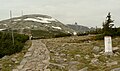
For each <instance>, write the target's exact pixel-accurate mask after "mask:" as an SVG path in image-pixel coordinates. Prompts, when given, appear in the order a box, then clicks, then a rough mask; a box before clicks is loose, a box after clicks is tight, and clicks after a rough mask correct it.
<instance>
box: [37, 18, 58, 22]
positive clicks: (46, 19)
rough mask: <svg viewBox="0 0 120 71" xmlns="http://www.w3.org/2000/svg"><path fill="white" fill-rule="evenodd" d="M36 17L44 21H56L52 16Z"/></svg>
mask: <svg viewBox="0 0 120 71" xmlns="http://www.w3.org/2000/svg"><path fill="white" fill-rule="evenodd" d="M37 18H38V19H41V20H45V21H56V22H57V20H56V19H54V18H43V17H37Z"/></svg>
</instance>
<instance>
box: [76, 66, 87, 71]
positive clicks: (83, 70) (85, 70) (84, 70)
mask: <svg viewBox="0 0 120 71" xmlns="http://www.w3.org/2000/svg"><path fill="white" fill-rule="evenodd" d="M78 71H88V67H85V68H82V69H81V70H78Z"/></svg>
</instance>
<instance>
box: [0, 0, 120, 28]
mask: <svg viewBox="0 0 120 71" xmlns="http://www.w3.org/2000/svg"><path fill="white" fill-rule="evenodd" d="M10 10H11V11H12V13H13V17H17V16H21V13H22V12H21V11H23V14H24V15H26V14H43V15H49V16H52V17H53V18H55V19H57V20H59V21H61V22H62V23H64V24H74V23H75V22H77V23H78V24H79V25H84V26H87V27H96V26H98V27H101V26H102V22H103V21H104V20H105V19H106V16H107V14H108V12H111V15H112V19H113V20H115V21H114V25H115V26H120V0H0V20H3V19H8V18H9V11H10Z"/></svg>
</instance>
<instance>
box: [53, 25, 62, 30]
mask: <svg viewBox="0 0 120 71" xmlns="http://www.w3.org/2000/svg"><path fill="white" fill-rule="evenodd" d="M52 28H54V29H59V30H61V27H55V26H52Z"/></svg>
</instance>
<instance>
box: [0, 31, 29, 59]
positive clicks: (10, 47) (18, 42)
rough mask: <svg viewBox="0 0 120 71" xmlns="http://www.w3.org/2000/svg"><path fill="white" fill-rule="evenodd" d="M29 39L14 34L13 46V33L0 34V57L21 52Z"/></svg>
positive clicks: (25, 36)
mask: <svg viewBox="0 0 120 71" xmlns="http://www.w3.org/2000/svg"><path fill="white" fill-rule="evenodd" d="M28 39H29V37H28V36H27V35H23V34H16V33H14V44H13V40H12V35H11V33H6V32H0V45H1V46H0V57H3V56H4V55H11V54H14V53H17V52H20V51H21V50H22V48H23V47H24V43H25V42H26V41H27V40H28Z"/></svg>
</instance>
